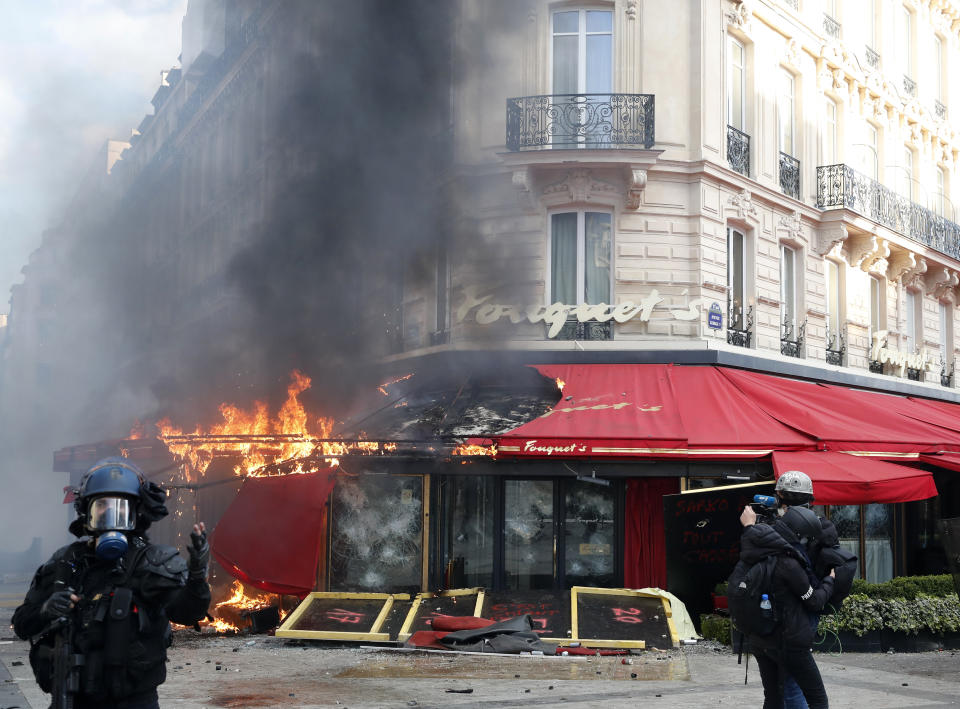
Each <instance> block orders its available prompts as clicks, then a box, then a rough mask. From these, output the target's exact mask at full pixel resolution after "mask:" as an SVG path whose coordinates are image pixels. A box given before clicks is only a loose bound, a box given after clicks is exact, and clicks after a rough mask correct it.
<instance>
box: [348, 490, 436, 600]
mask: <svg viewBox="0 0 960 709" xmlns="http://www.w3.org/2000/svg"><path fill="white" fill-rule="evenodd" d="M423 534H424V527H423V478H422V477H421V476H418V475H389V476H388V475H365V476H360V477H356V478H341V479H340V480H339V481H338V482H337V485H336V487H335V488H334V491H333V496H332V502H331V508H330V549H329V557H330V565H329V569H330V579H331V584H330V590H332V591H369V592H381V593H382V592H386V593H390V592H408V593H410V592H413V593H415V592H418V591H419V590H420V589H421V587H422V585H423Z"/></svg>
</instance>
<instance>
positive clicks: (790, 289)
mask: <svg viewBox="0 0 960 709" xmlns="http://www.w3.org/2000/svg"><path fill="white" fill-rule="evenodd" d="M780 322H781V325H782V326H783V328H784V330H785V332H787V333H790V338H791V339H795V338H796V335H797V252H796V250H795V249H792V248H790V247H789V246H787V245H786V244H780Z"/></svg>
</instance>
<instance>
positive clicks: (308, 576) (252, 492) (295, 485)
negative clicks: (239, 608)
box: [213, 472, 334, 596]
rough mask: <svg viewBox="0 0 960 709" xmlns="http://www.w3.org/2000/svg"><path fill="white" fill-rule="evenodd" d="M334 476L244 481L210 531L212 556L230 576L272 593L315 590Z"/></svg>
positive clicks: (301, 594)
mask: <svg viewBox="0 0 960 709" xmlns="http://www.w3.org/2000/svg"><path fill="white" fill-rule="evenodd" d="M333 484H334V476H333V473H332V472H329V473H328V472H321V473H308V474H306V475H284V476H276V477H264V478H247V479H246V480H245V481H244V483H243V485H242V486H241V487H240V491H239V492H238V493H237V497H236V499H234V501H233V503H232V504H231V505H230V507H229V508H228V509H227V511H226V513H225V514H224V515H223V518H222V519H221V520H220V522H219V523H218V524H217V527H216V529H215V530H214V532H213V555H214V557H215V558H216V560H217V561H218V562H219V563H220V565H221V566H223V567H224V568H225V569H226V570H227V571H228V572H230V574H232V575H233V576H235V577H236V578H238V579H240V580H241V581H243V582H244V583H246V584H250V585H251V586H255V587H256V588H261V589H263V590H265V591H271V592H273V593H287V594H291V595H298V596H303V595H306V594H307V593H309V592H310V591H312V590H313V589H314V587H315V586H316V578H317V564H318V563H319V553H320V547H321V541H322V539H323V534H324V528H325V524H326V514H325V512H326V506H325V505H326V501H327V497H329V495H330V491H331V490H332V489H333Z"/></svg>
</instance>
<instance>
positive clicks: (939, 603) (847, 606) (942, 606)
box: [820, 577, 960, 636]
mask: <svg viewBox="0 0 960 709" xmlns="http://www.w3.org/2000/svg"><path fill="white" fill-rule="evenodd" d="M928 578H929V577H928ZM874 585H875V586H879V585H882V584H874ZM883 628H886V629H889V630H894V631H899V632H903V633H907V634H910V635H916V634H917V633H918V632H920V631H921V630H928V631H930V632H932V633H935V634H938V635H943V634H944V633H955V632H958V631H960V598H958V597H957V594H955V593H954V594H951V595H948V596H932V595H927V594H923V593H921V594H918V595H917V596H916V597H914V598H912V599H908V598H871V597H870V596H867V595H866V594H863V593H853V594H850V595H849V596H847V598H846V599H845V600H844V601H843V605H842V606H841V607H840V610H838V611H837V612H836V613H834V614H833V615H825V616H822V617H821V618H820V631H821V632H833V633H836V632H838V631H841V630H845V631H849V632H852V633H855V634H856V635H858V636H862V635H863V634H864V633H866V632H868V631H870V630H881V629H883Z"/></svg>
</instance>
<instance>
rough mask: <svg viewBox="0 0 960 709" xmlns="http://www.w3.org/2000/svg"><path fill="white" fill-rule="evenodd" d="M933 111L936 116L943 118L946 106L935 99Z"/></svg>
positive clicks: (945, 115) (945, 113)
mask: <svg viewBox="0 0 960 709" xmlns="http://www.w3.org/2000/svg"><path fill="white" fill-rule="evenodd" d="M933 112H934V113H935V114H936V115H937V118H940V119H945V118H946V117H947V107H946V106H944V105H943V104H942V103H941V102H940V101H938V100H936V99H934V101H933Z"/></svg>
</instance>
